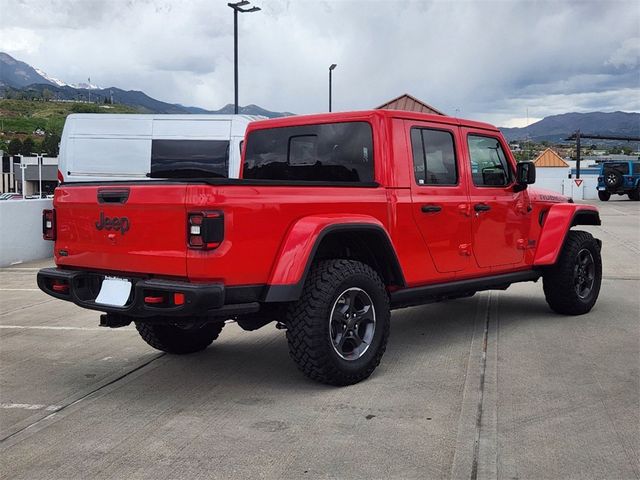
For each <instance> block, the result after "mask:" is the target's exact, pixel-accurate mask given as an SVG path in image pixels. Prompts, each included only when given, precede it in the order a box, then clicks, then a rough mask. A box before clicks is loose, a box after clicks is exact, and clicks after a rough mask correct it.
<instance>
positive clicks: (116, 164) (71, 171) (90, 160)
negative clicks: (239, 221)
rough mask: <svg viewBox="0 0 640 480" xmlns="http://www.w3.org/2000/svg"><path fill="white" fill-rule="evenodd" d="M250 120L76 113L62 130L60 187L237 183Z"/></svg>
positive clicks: (196, 116)
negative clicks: (153, 181)
mask: <svg viewBox="0 0 640 480" xmlns="http://www.w3.org/2000/svg"><path fill="white" fill-rule="evenodd" d="M260 118H262V117H258V116H251V115H126V114H120V115H115V114H114V115H110V114H109V115H107V114H73V115H69V116H68V117H67V120H66V122H65V124H64V129H63V131H62V138H61V142H60V155H59V157H58V180H59V181H60V182H88V181H92V182H95V181H114V180H146V179H148V178H185V177H187V178H189V177H196V178H198V177H201V176H209V177H211V176H216V177H230V178H238V173H239V170H240V145H241V142H242V139H243V138H244V133H245V130H246V128H247V125H248V124H249V122H251V121H253V120H257V119H260Z"/></svg>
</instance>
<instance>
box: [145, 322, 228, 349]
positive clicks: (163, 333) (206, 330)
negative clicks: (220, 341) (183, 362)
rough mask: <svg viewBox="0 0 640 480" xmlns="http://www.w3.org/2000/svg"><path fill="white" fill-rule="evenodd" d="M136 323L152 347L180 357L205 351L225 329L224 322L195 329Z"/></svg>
mask: <svg viewBox="0 0 640 480" xmlns="http://www.w3.org/2000/svg"><path fill="white" fill-rule="evenodd" d="M135 323H136V330H138V333H139V334H140V336H141V337H142V339H143V340H144V341H145V342H147V343H148V344H149V345H150V346H152V347H153V348H155V349H157V350H161V351H163V352H167V353H174V354H178V355H184V354H188V353H195V352H199V351H201V350H204V349H205V348H207V347H208V346H209V345H211V343H212V342H213V341H214V340H215V339H217V338H218V336H219V335H220V332H221V331H222V329H223V327H224V323H223V322H219V323H206V324H204V325H203V326H201V327H199V328H193V329H183V328H180V327H178V326H176V325H168V324H157V323H150V322H135Z"/></svg>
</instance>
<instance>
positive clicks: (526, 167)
mask: <svg viewBox="0 0 640 480" xmlns="http://www.w3.org/2000/svg"><path fill="white" fill-rule="evenodd" d="M535 182H536V166H535V164H534V163H533V162H518V163H517V164H516V191H520V190H524V189H525V188H527V185H531V184H532V183H535Z"/></svg>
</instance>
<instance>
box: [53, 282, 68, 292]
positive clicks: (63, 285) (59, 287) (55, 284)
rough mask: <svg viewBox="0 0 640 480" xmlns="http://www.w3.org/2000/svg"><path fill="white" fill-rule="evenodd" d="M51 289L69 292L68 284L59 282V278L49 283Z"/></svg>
mask: <svg viewBox="0 0 640 480" xmlns="http://www.w3.org/2000/svg"><path fill="white" fill-rule="evenodd" d="M51 290H53V291H54V292H58V293H68V292H69V284H68V283H64V282H61V281H60V280H54V281H53V283H52V284H51Z"/></svg>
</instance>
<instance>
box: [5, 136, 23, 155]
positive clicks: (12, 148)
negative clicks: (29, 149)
mask: <svg viewBox="0 0 640 480" xmlns="http://www.w3.org/2000/svg"><path fill="white" fill-rule="evenodd" d="M7 150H9V155H18V154H19V153H20V152H21V151H22V142H21V141H20V139H19V138H12V139H11V141H10V142H9V148H8V149H7Z"/></svg>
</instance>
